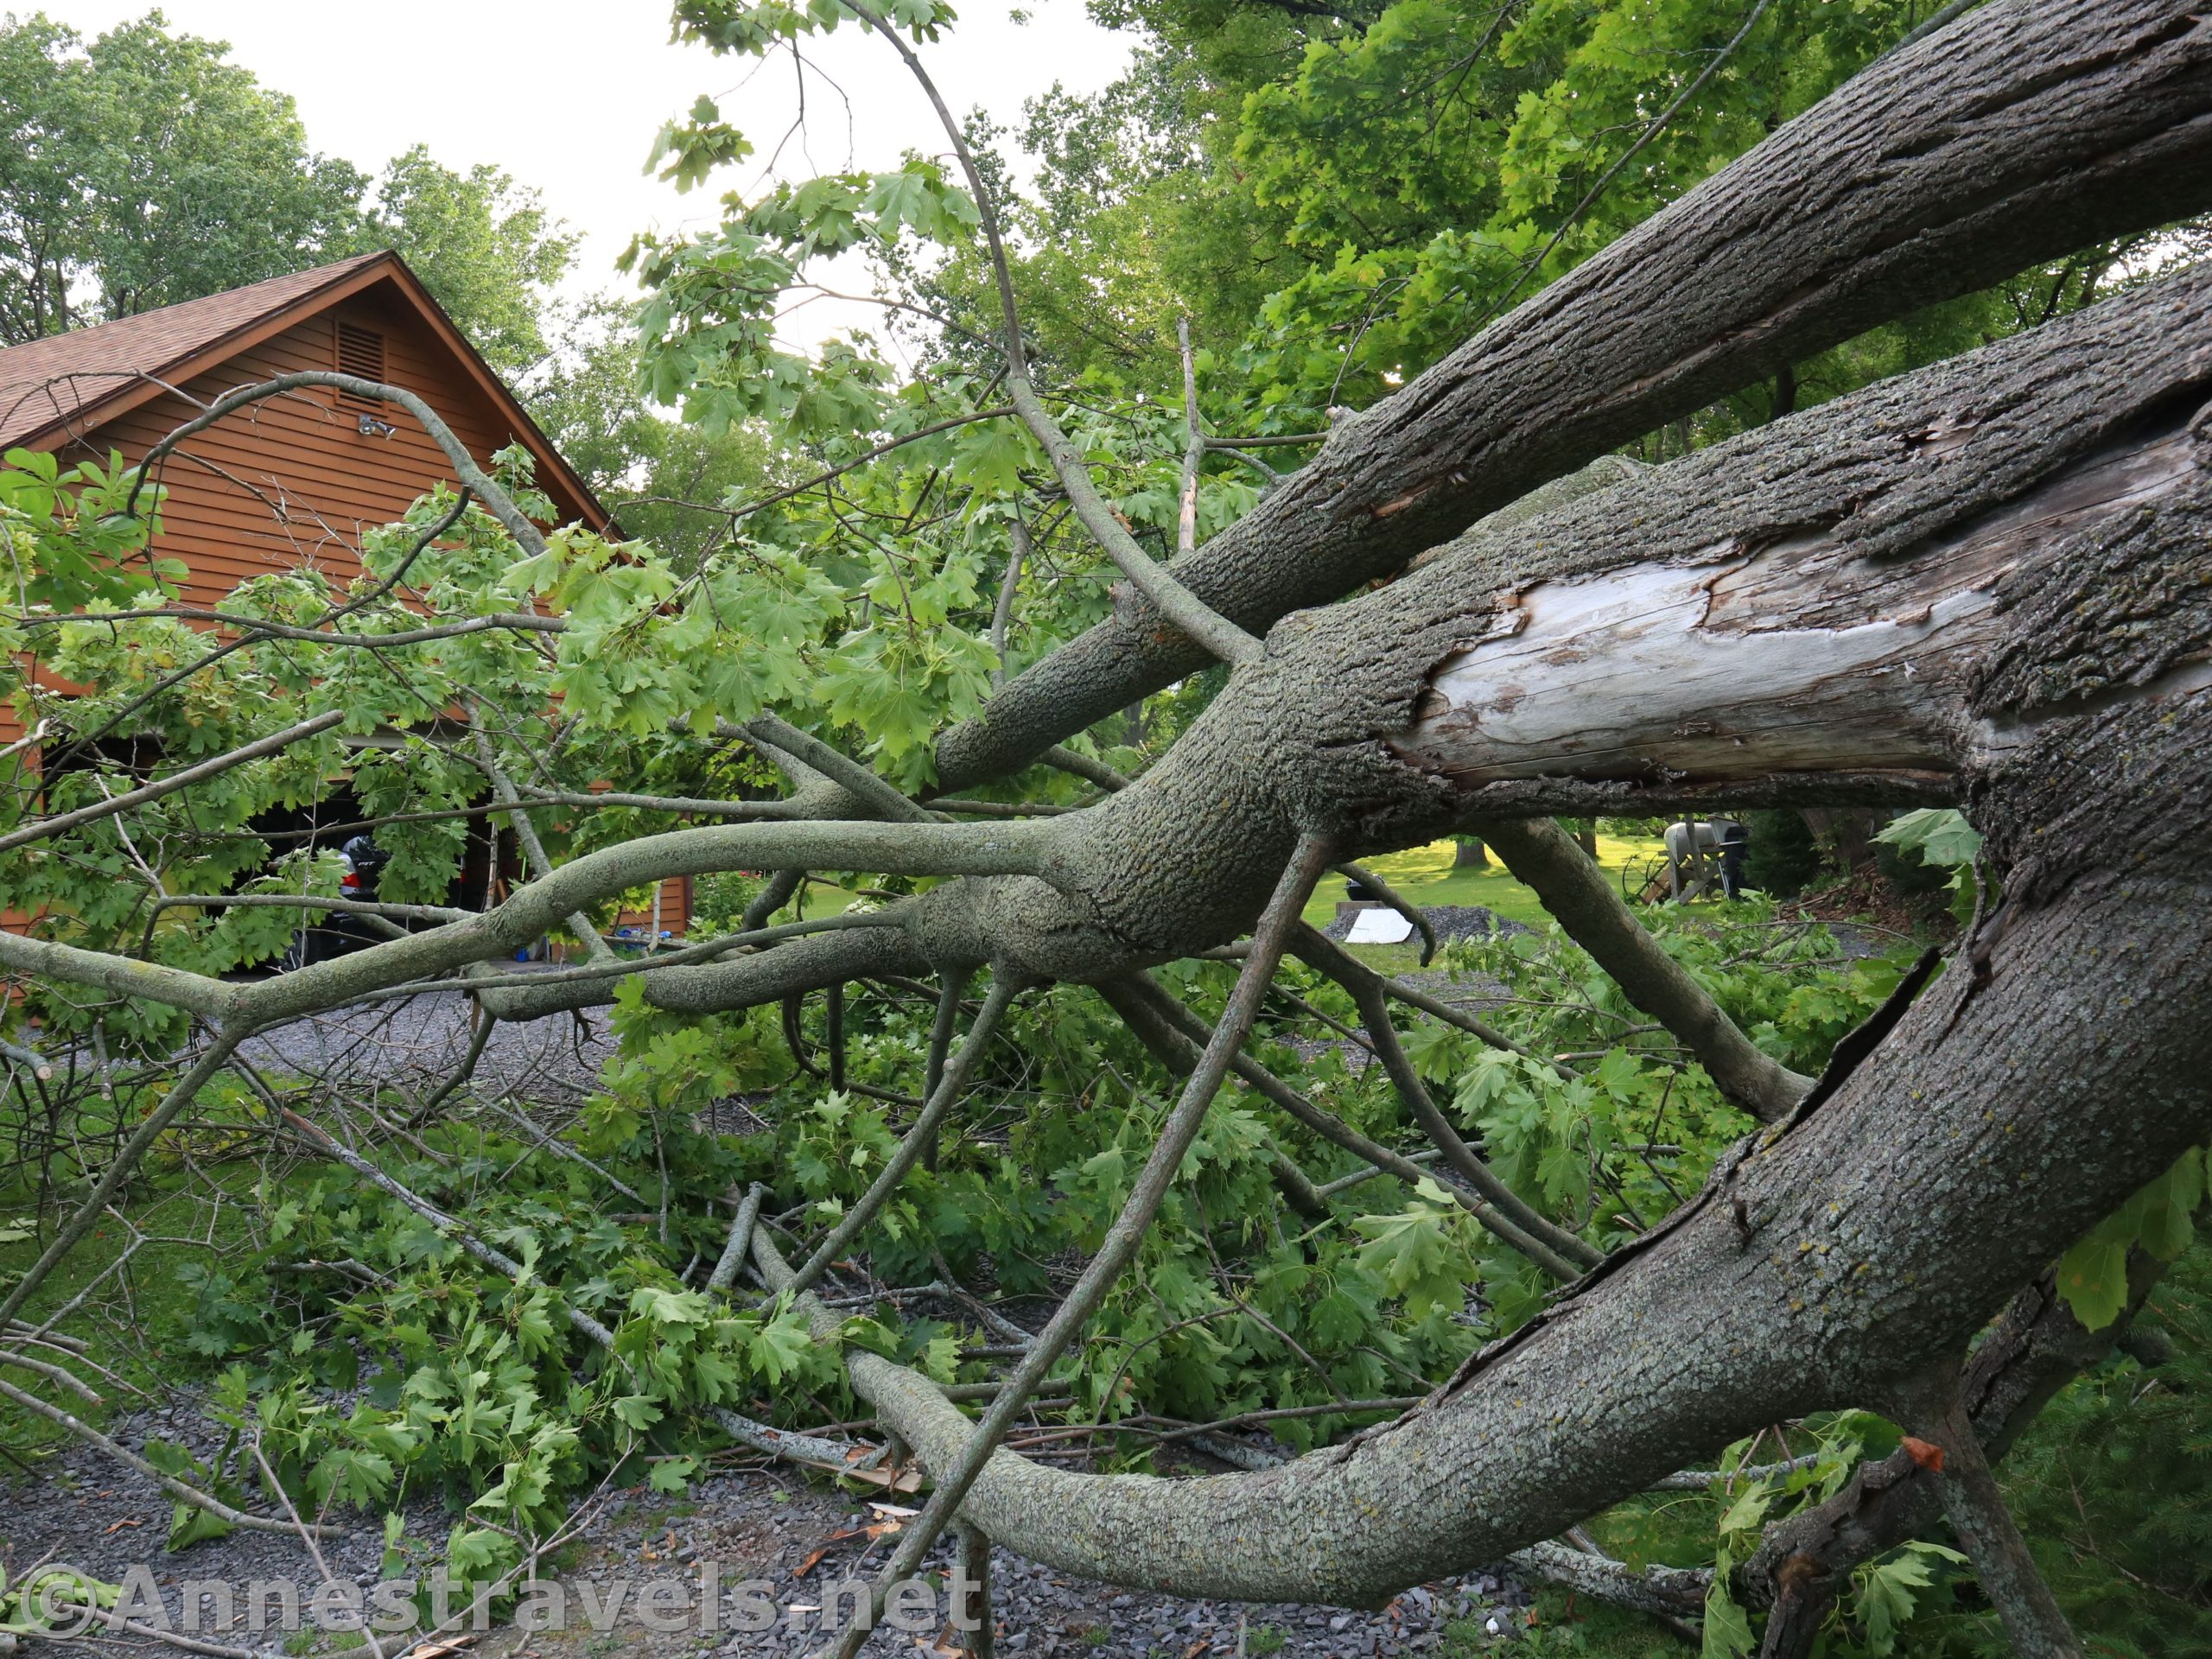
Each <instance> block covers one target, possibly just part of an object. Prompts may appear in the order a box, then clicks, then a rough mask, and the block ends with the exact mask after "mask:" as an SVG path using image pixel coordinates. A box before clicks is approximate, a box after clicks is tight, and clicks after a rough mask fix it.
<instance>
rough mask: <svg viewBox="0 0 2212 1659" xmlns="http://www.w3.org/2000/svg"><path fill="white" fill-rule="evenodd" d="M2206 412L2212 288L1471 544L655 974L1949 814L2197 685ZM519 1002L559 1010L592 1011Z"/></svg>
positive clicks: (751, 842)
mask: <svg viewBox="0 0 2212 1659" xmlns="http://www.w3.org/2000/svg"><path fill="white" fill-rule="evenodd" d="M2208 398H2212V270H2198V271H2193V272H2190V273H2186V274H2184V275H2183V276H2181V277H2176V278H2173V279H2171V280H2170V281H2168V282H2166V283H2162V284H2159V285H2158V286H2157V287H2155V288H2152V289H2147V290H2144V291H2141V292H2139V293H2136V294H2133V295H2129V296H2124V297H2121V298H2119V299H2115V300H2113V301H2110V302H2107V303H2105V304H2104V305H2101V306H2099V307H2097V308H2094V309H2092V310H2090V311H2088V312H2084V313H2081V314H2079V315H2076V316H2075V317H2072V318H2070V319H2068V320H2067V321H2064V322H2062V323H2058V324H2054V325H2051V326H2050V327H2046V328H2044V329H2041V330H2038V331H2037V332H2036V333H2034V334H2029V335H2024V336H2019V337H2016V338H2014V339H2012V340H2007V341H2005V342H2001V343H2000V344H1999V345H1997V346H1990V347H1986V348H1985V349H1984V350H1982V351H1980V352H1978V353H1973V354H1971V355H1970V356H1968V357H1966V358H1962V359H1955V360H1954V361H1952V362H1949V363H1946V364H1943V365H1939V366H1937V367H1936V368H1932V369H1929V370H1925V371H1923V372H1920V373H1918V374H1915V375H1912V376H1909V377H1905V378H1901V379H1898V380H1896V381H1892V382H1890V383H1887V384H1885V385H1879V386H1876V387H1873V388H1870V389H1869V390H1868V391H1864V392H1861V393H1859V394H1858V395H1857V396H1855V397H1850V398H1847V399H1842V400H1840V401H1838V402H1836V403H1834V404H1827V405H1825V406H1823V407H1822V408H1820V409H1817V410H1811V411H1808V412H1807V413H1805V414H1802V415H1798V416H1791V417H1789V418H1788V419H1786V420H1783V421H1781V422H1777V423H1774V424H1773V425H1770V426H1769V427H1765V428H1763V429H1760V430H1758V431H1757V432H1754V433H1751V434H1748V435H1745V436H1744V437H1742V438H1740V439H1738V440H1735V441H1733V442H1729V443H1726V444H1722V445H1718V446H1715V447H1714V448H1711V449H1708V450H1705V451H1701V452H1700V453H1699V454H1696V455H1694V456H1692V457H1690V458H1688V459H1687V460H1685V461H1677V462H1675V463H1674V464H1673V465H1671V466H1669V467H1663V468H1660V469H1658V470H1656V471H1655V472H1653V473H1651V474H1647V475H1645V476H1643V477H1641V478H1638V479H1637V480H1633V481H1631V482H1628V483H1624V484H1622V485H1619V486H1617V487H1615V488H1613V489H1611V490H1609V491H1607V492H1605V493H1603V494H1600V495H1595V496H1591V497H1588V498H1586V499H1583V500H1581V501H1580V502H1578V503H1576V504H1574V505H1571V506H1569V507H1568V508H1567V509H1565V510H1563V511H1562V512H1557V513H1553V514H1548V515H1545V516H1543V517H1541V518H1537V519H1535V520H1533V521H1530V522H1529V523H1527V524H1516V525H1511V526H1506V527H1502V528H1499V529H1496V530H1487V531H1477V532H1475V533H1472V534H1471V535H1470V536H1468V537H1465V538H1463V539H1462V540H1461V541H1460V542H1459V543H1455V544H1453V545H1452V546H1451V547H1450V548H1448V549H1446V550H1444V551H1443V552H1442V554H1441V555H1440V556H1439V557H1437V558H1435V559H1433V560H1431V561H1428V562H1425V563H1423V565H1422V566H1421V569H1417V570H1415V571H1413V572H1411V573H1409V574H1408V575H1407V576H1405V577H1404V578H1403V579H1402V580H1401V581H1399V582H1396V583H1394V584H1393V585H1391V586H1390V587H1389V588H1384V589H1382V590H1380V591H1378V592H1376V593H1373V594H1367V595H1364V596H1363V597H1362V598H1360V599H1358V600H1355V601H1349V602H1347V603H1344V604H1342V605H1338V606H1333V607H1328V608H1327V609H1325V610H1321V611H1315V612H1309V613H1301V614H1300V616H1298V617H1296V618H1294V619H1291V620H1287V621H1286V622H1285V623H1284V624H1283V625H1282V626H1280V627H1278V628H1277V629H1276V630H1275V632H1274V635H1273V636H1272V637H1271V639H1270V640H1269V645H1268V654H1267V656H1266V657H1265V658H1263V659H1262V661H1260V662H1258V663H1255V664H1250V665H1248V666H1247V667H1245V668H1243V669H1240V670H1238V671H1236V674H1235V675H1234V676H1233V677H1231V679H1230V683H1229V684H1228V686H1227V687H1225V688H1224V690H1223V691H1222V693H1221V694H1220V696H1218V697H1217V699H1216V700H1215V702H1214V703H1213V704H1212V706H1211V707H1210V708H1209V709H1207V710H1206V711H1205V714H1203V715H1201V716H1200V717H1199V718H1198V721H1195V722H1194V723H1193V724H1192V728H1191V729H1190V730H1189V731H1188V732H1187V733H1186V734H1185V737H1184V739H1183V741H1180V742H1179V743H1178V744H1177V745H1176V747H1174V748H1173V750H1172V751H1170V752H1169V753H1168V754H1167V755H1166V757H1164V758H1163V759H1162V760H1160V763H1159V764H1158V765H1156V766H1154V768H1153V769H1152V770H1151V771H1150V772H1147V774H1146V775H1145V776H1144V777H1143V778H1142V779H1139V780H1138V781H1137V782H1136V783H1135V784H1134V785H1131V786H1130V787H1128V788H1127V789H1124V790H1122V791H1118V792H1116V794H1114V795H1113V796H1111V797H1110V798H1108V799H1107V800H1105V801H1103V802H1102V803H1101V804H1098V805H1097V806H1096V807H1093V808H1091V809H1089V810H1086V811H1084V812H1080V813H1074V814H1070V815H1068V816H1065V817H1058V818H1053V819H1050V820H1046V821H1042V822H1039V823H1028V824H1021V825H1014V826H1008V827H1007V829H1005V830H1003V831H1001V832H1000V834H1001V836H1003V840H1001V841H1000V842H996V843H995V845H996V847H997V848H998V849H999V850H998V854H997V855H999V856H1001V857H1003V858H1005V859H1006V861H1007V864H1008V865H1009V866H1013V867H1018V868H1020V869H1022V870H1023V871H1024V872H1025V873H1024V874H1020V875H1014V876H1007V877H993V876H988V875H980V876H976V877H973V878H971V879H969V880H960V881H955V882H951V883H948V884H946V885H944V886H943V887H938V888H937V889H936V890H934V891H933V892H931V893H928V894H926V895H925V896H923V897H922V898H920V899H914V900H911V901H907V902H906V903H905V904H903V905H901V906H898V907H896V908H895V909H893V910H891V911H887V912H885V915H884V918H883V919H884V920H885V921H886V922H887V923H889V924H895V925H887V926H885V927H882V928H871V929H869V930H868V931H857V932H854V933H850V934H833V935H826V936H824V937H823V938H817V939H811V940H806V941H802V942H799V943H798V944H788V945H784V946H780V947H779V948H778V949H777V950H772V951H769V952H766V953H764V954H762V955H760V956H757V957H738V958H734V959H731V960H727V961H722V962H717V963H712V964H710V965H706V966H699V967H687V966H679V967H674V968H668V969H657V970H654V971H653V972H652V973H651V974H650V975H649V976H647V980H646V990H645V995H646V997H647V1000H648V1001H652V1002H654V1003H656V1004H657V1005H658V1006H661V1007H669V1008H675V1009H683V1010H686V1011H691V1012H700V1011H707V1010H712V1009H716V1008H728V1007H741V1006H747V1005H749V1004H751V1003H753V1002H755V1001H763V1000H766V999H767V998H768V997H769V996H772V995H787V994H788V993H789V992H790V991H791V990H793V989H798V988H815V987H817V986H820V985H825V984H829V983H832V982H836V980H838V979H848V978H852V977H855V976H864V975H866V974H868V973H871V972H878V971H897V972H908V971H916V970H918V968H919V967H920V966H921V965H922V964H925V963H930V964H937V965H947V966H964V965H969V964H974V963H995V964H996V965H997V966H999V967H1000V968H1001V969H1002V970H1005V971H1011V972H1015V973H1018V974H1020V976H1023V977H1026V978H1030V979H1035V980H1061V981H1079V982H1098V981H1101V980H1103V979H1106V978H1109V977H1112V976H1116V975H1118V974H1121V973H1123V972H1126V971H1127V970H1128V969H1129V968H1131V967H1133V966H1141V965H1144V964H1147V963H1154V962H1159V961H1162V960H1166V959H1168V958H1171V957H1177V956H1180V955H1184V954H1186V953H1188V952H1191V951H1193V950H1202V949H1205V948H1208V947H1211V946H1214V945H1217V944H1224V943H1226V942H1228V941H1229V940H1230V939H1232V938H1235V937H1236V935H1237V934H1238V933H1239V932H1240V931H1242V930H1243V928H1244V927H1245V926H1246V925H1249V921H1250V919H1251V918H1252V917H1253V916H1254V915H1255V913H1256V912H1257V911H1258V909H1259V906H1260V904H1261V903H1262V900H1263V899H1264V898H1265V895H1266V893H1267V891H1268V887H1269V886H1270V885H1271V884H1272V882H1273V880H1274V874H1275V872H1276V871H1278V870H1279V869H1280V868H1281V862H1282V861H1283V860H1284V859H1285V858H1287V855H1288V850H1289V848H1290V846H1291V845H1292V844H1293V842H1294V840H1295V837H1296V836H1297V835H1298V833H1299V831H1300V829H1301V828H1302V827H1307V826H1312V827H1318V828H1319V829H1322V830H1324V831H1325V833H1327V834H1329V835H1331V836H1332V837H1335V838H1336V839H1337V840H1338V842H1339V844H1344V845H1348V846H1352V847H1356V848H1357V849H1360V850H1362V851H1372V850H1387V849H1391V848H1395V847H1403V846H1408V845H1416V844H1420V843H1422V842H1427V841H1430V840H1432V839H1433V838H1434V837H1436V836H1439V835H1440V834H1444V833H1446V832H1448V831H1450V830H1452V829H1455V828H1460V827H1477V828H1478V827H1479V826H1481V825H1482V824H1484V823H1488V822H1490V821H1491V820H1494V819H1504V818H1510V817H1531V816H1538V815H1549V814H1554V813H1560V812H1577V813H1584V814H1587V813H1593V812H1600V813H1620V814H1626V815H1644V814H1649V813H1654V812H1659V811H1674V810H1688V811H1691V812H1697V813H1705V812H1709V811H1711V810H1715V809H1716V808H1719V807H1722V806H1727V805H1758V804H1786V803H1805V804H1815V803H1855V802H1887V803H1900V804H1921V803H1947V802H1951V801H1955V800H1958V799H1961V798H1963V797H1965V796H1966V795H1967V794H1968V793H1969V792H1971V791H1972V790H1973V789H1974V788H1975V787H1977V786H1978V785H1977V784H1976V782H1975V780H1976V779H1980V778H1984V777H1993V776H1998V775H2001V774H2002V773H2003V772H2005V770H2006V769H2007V768H2008V767H2009V766H2011V765H2012V764H2014V763H2015V762H2016V761H2017V760H2018V757H2019V756H2020V755H2022V754H2023V753H2026V752H2027V751H2028V750H2029V749H2030V748H2031V747H2033V745H2034V744H2035V743H2037V741H2041V734H2044V733H2046V732H2055V731H2063V730H2066V729H2070V728H2071V727H2072V725H2073V724H2074V723H2075V721H2078V720H2079V719H2081V718H2082V717H2083V716H2084V714H2085V712H2086V711H2088V710H2092V709H2098V708H2102V707H2105V706H2107V705H2118V704H2123V703H2126V702H2127V701H2128V700H2130V699H2145V700H2152V701H2157V700H2159V699H2168V698H2171V699H2183V698H2185V697H2187V696H2190V694H2191V693H2192V692H2193V691H2195V690H2198V689H2200V688H2201V687H2202V685H2203V684H2205V683H2208V682H2212V674H2208V671H2207V669H2206V665H2205V660H2204V659H2205V656H2206V644H2207V640H2208V638H2212V615H2208V610H2212V600H2208V596H2207V594H2206V591H2205V588H2204V587H2203V586H2202V584H2201V583H2197V582H2192V581H2190V580H2189V579H2186V578H2185V577H2184V576H2181V575H2176V574H2175V573H2176V572H2177V571H2179V572H2190V571H2195V570H2199V569H2201V568H2202V553H2201V549H2202V545H2203V542H2202V538H2203V537H2204V536H2205V535H2206V533H2207V531H2208V527H2212V505H2208V499H2207V498H2208V489H2207V484H2206V477H2207V474H2206V471H2205V467H2204V465H2203V454H2204V446H2205V435H2204V430H2203V424H2202V421H2201V420H2200V419H2199V418H2198V414H2197V411H2198V410H2200V409H2201V408H2202V406H2203V405H2204V404H2206V402H2207V400H2208ZM2054 741H2056V740H2054ZM1983 827H1984V828H1985V829H1990V830H1992V831H1993V832H1995V833H1998V834H1999V835H2000V836H2001V835H2002V833H2003V825H2002V824H2001V823H1999V822H1995V821H1993V822H1991V823H1986V824H1984V826H1983ZM831 828H833V827H832V826H774V825H736V826H727V827H716V828H714V829H698V830H690V831H683V832H679V833H678V834H677V835H675V836H658V837H652V838H650V839H648V840H645V841H642V842H635V843H632V845H631V846H630V847H628V848H626V849H620V850H619V854H617V855H594V856H595V857H596V858H610V859H612V860H613V863H612V864H611V866H610V870H609V874H607V875H604V876H601V877H597V878H594V879H596V880H602V881H606V882H609V883H612V884H613V885H615V886H623V885H635V884H637V883H638V882H640V881H642V880H646V879H657V878H658V877H659V876H661V875H664V874H683V873H689V872H691V871H696V870H698V869H702V868H712V867H713V864H712V859H713V858H716V857H719V858H733V857H737V856H743V857H744V858H746V859H747V860H748V861H751V862H753V864H755V865H756V866H757V865H758V864H760V863H764V862H767V863H772V862H776V861H777V859H776V855H775V854H774V852H773V851H772V849H773V848H774V847H775V846H776V845H777V844H778V838H779V837H788V838H790V840H791V844H792V845H794V846H795V847H804V849H806V850H805V853H804V855H805V856H806V857H807V858H808V859H809V860H810V861H813V862H815V863H816V864H817V867H818V866H819V865H820V864H821V863H823V862H824V861H829V859H830V858H832V857H834V856H836V855H831V854H829V853H828V852H826V851H824V850H823V844H824V840H825V836H826V832H827V831H828V830H829V829H831ZM840 828H842V827H840ZM798 829H810V830H812V831H816V832H823V833H817V834H814V835H812V836H804V837H802V836H797V835H796V833H795V832H796V831H797V830H798ZM849 829H850V830H851V833H852V834H853V835H854V836H864V837H865V838H866V839H865V848H866V849H868V850H870V851H874V850H876V849H879V848H881V847H885V846H887V845H888V844H890V843H892V842H894V841H896V840H897V839H898V838H899V837H902V836H911V837H917V838H920V837H929V838H933V839H934V840H935V841H937V842H940V843H942V848H943V850H942V851H940V852H939V854H938V858H939V859H940V861H941V865H942V866H953V867H955V868H966V869H968V870H970V871H976V870H977V869H978V868H979V867H982V866H987V865H988V860H989V858H990V857H991V856H992V855H993V853H992V850H991V847H992V845H993V844H994V843H992V842H990V839H989V837H990V836H991V832H990V831H989V830H988V829H984V828H982V827H980V826H969V827H956V826H951V825H906V826H899V825H867V826H859V825H855V826H849ZM1017 831H1018V832H1019V833H1015V832H1017ZM692 838H712V843H711V844H712V848H713V849H716V850H715V851H713V852H712V854H711V856H710V855H709V853H708V852H703V851H702V850H700V849H701V848H702V846H703V845H705V844H706V843H705V842H702V841H700V840H696V839H692ZM741 849H742V850H741ZM956 852H957V857H958V862H957V865H955V855H956ZM591 862H592V861H578V862H577V863H576V864H572V865H570V866H569V867H568V869H567V870H564V871H563V877H564V878H569V877H570V876H571V875H572V873H573V874H574V879H575V880H579V881H582V880H583V879H584V877H583V875H582V871H583V869H584V868H585V867H586V866H588V865H589V864H590V863H591ZM923 862H924V861H923V860H921V859H919V858H917V857H915V856H913V855H912V853H911V852H909V854H908V855H907V856H906V861H905V863H904V865H903V868H919V867H920V865H921V864H922V863H923ZM435 937H436V936H435V935H429V936H417V938H416V939H415V940H412V941H410V942H409V943H408V944H407V945H405V946H402V945H397V944H395V945H387V946H379V947H377V948H376V949H375V950H370V951H365V952H362V953H360V954H359V955H358V956H355V957H347V958H345V959H344V960H343V961H342V962H341V963H337V964H334V967H337V968H339V969H345V970H346V971H349V972H356V973H359V972H364V971H366V970H365V968H364V967H362V966H361V965H362V964H367V963H371V962H372V959H373V958H375V957H377V956H378V954H379V953H380V952H391V953H395V954H397V953H398V952H400V951H402V950H410V949H412V950H420V949H423V948H424V941H425V940H426V939H430V938H435ZM10 948H11V947H10V945H9V944H8V943H7V942H6V941H0V951H4V950H8V949H10ZM1630 989H1631V991H1633V989H1634V987H1633V986H1631V987H1630ZM512 995H513V996H515V997H516V998H518V999H519V1001H518V1004H517V1011H518V1013H519V1012H521V1011H530V1012H547V1011H550V1010H551V1009H553V1008H557V1007H571V1006H576V1005H577V1004H578V1003H579V1002H581V1001H598V1000H603V999H604V997H605V996H606V995H607V988H606V986H605V985H604V984H594V983H591V982H586V983H585V984H582V985H578V986H575V987H569V986H562V985H550V986H547V987H544V988H542V989H523V990H518V991H516V992H513V993H512ZM501 1011H502V1013H503V1014H505V1013H507V1012H508V1009H507V1007H505V1005H502V1008H501ZM1661 1017H1662V1019H1663V1018H1664V1017H1665V1014H1664V1012H1663V1011H1662V1013H1661Z"/></svg>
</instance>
